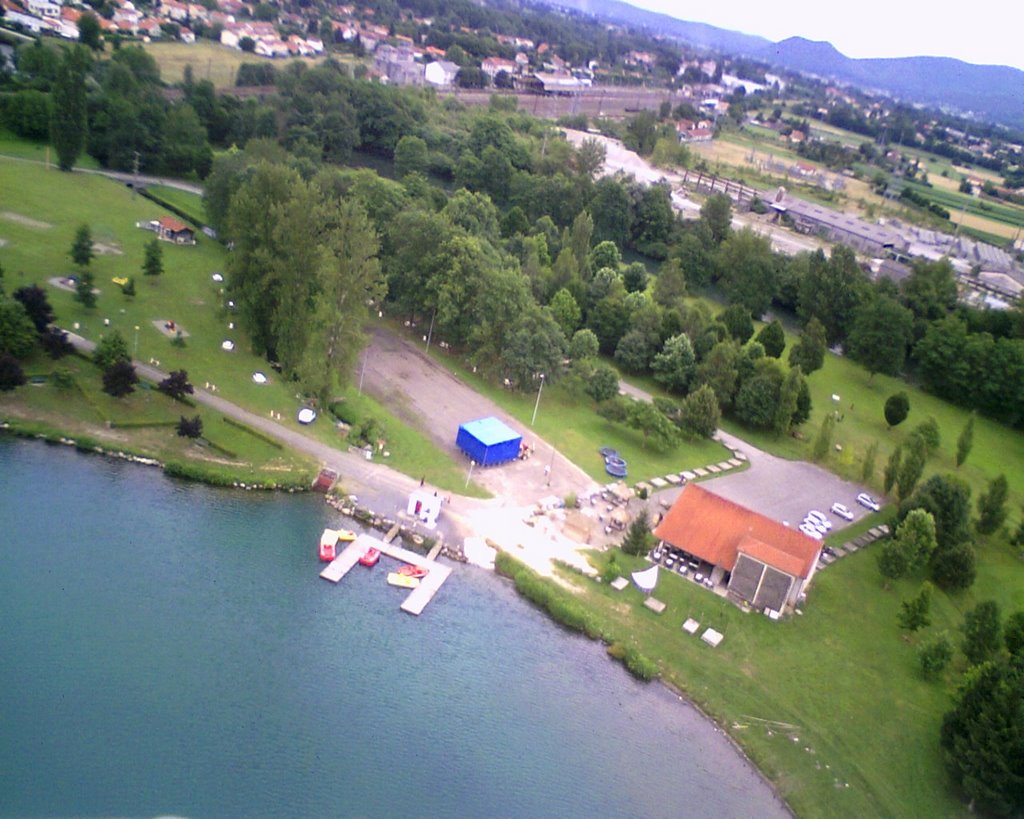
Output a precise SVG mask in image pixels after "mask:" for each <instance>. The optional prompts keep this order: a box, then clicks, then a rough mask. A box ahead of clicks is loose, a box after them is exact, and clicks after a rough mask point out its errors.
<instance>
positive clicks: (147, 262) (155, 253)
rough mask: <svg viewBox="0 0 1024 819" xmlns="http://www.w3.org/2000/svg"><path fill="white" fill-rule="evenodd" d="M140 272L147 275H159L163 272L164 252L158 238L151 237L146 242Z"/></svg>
mask: <svg viewBox="0 0 1024 819" xmlns="http://www.w3.org/2000/svg"><path fill="white" fill-rule="evenodd" d="M142 272H143V273H144V274H145V275H147V276H159V275H160V274H161V273H163V272H164V252H163V250H162V249H161V247H160V240H159V239H156V238H153V239H150V240H149V241H148V242H146V249H145V258H144V260H143V262H142Z"/></svg>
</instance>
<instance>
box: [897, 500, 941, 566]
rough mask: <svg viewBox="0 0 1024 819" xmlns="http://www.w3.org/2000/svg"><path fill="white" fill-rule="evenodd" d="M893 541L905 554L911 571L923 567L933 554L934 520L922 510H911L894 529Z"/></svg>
mask: <svg viewBox="0 0 1024 819" xmlns="http://www.w3.org/2000/svg"><path fill="white" fill-rule="evenodd" d="M893 540H894V541H898V542H899V544H900V546H901V547H902V548H903V550H904V551H905V552H906V555H907V560H908V562H909V565H910V569H911V570H915V569H918V568H920V567H922V566H925V565H926V564H927V563H928V561H929V560H931V557H932V555H933V554H934V553H935V548H936V538H935V518H934V516H933V515H932V514H931V512H928V511H926V510H924V509H912V510H911V511H910V512H909V513H908V514H907V516H906V517H905V518H904V519H903V522H902V523H901V524H900V525H899V526H898V527H897V529H896V536H895V537H894V538H893Z"/></svg>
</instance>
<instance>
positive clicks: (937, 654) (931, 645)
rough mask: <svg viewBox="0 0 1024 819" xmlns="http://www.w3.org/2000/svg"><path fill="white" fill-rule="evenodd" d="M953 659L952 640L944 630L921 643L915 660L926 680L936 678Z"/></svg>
mask: <svg viewBox="0 0 1024 819" xmlns="http://www.w3.org/2000/svg"><path fill="white" fill-rule="evenodd" d="M952 659H953V641H952V640H950V639H949V635H948V634H946V633H945V632H943V633H941V634H937V635H935V636H934V637H932V638H931V639H930V640H926V641H925V642H923V643H921V646H920V648H918V651H917V661H918V663H919V665H920V666H921V674H922V675H923V676H924V678H925V679H926V680H934V679H936V678H937V677H938V676H939V675H940V674H941V673H942V672H943V671H945V670H946V666H948V665H949V661H950V660H952Z"/></svg>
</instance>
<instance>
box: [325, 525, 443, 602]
mask: <svg viewBox="0 0 1024 819" xmlns="http://www.w3.org/2000/svg"><path fill="white" fill-rule="evenodd" d="M371 546H372V547H373V548H375V549H379V550H380V553H381V556H382V557H385V556H386V557H390V558H394V559H395V560H400V561H401V562H402V563H409V564H411V565H413V566H419V567H420V568H423V569H426V570H427V576H426V577H424V578H422V579H421V580H420V584H419V586H417V587H416V588H415V589H413V590H412V591H411V592H409V595H408V597H406V598H405V600H403V601H402V605H401V607H400V608H401V609H402V611H405V612H408V613H409V614H417V615H418V614H420V613H421V612H422V611H423V609H425V608H426V607H427V603H429V602H430V601H431V600H433V598H434V595H435V594H437V590H438V589H440V588H441V585H442V584H443V583H444V581H445V580H447V579H448V576H449V575H450V574H451V573H452V570H451V569H450V568H449V567H447V566H442V565H441V564H440V563H438V562H436V561H434V560H431V559H429V558H426V557H424V556H423V555H420V554H416V552H410V551H409V550H408V549H404V548H402V547H401V546H396V545H395V544H394V543H385V542H384V541H383V540H378V539H377V538H375V537H373V536H371V535H359V537H357V538H356V539H355V540H353V541H352V542H351V543H350V544H348V546H346V547H345V549H344V551H342V553H341V554H340V555H338V556H337V557H336V558H335V559H334V560H332V561H331V562H330V563H329V564H328V565H327V568H325V569H324V570H323V571H322V572H320V576H321V577H322V578H324V579H325V580H330V581H331V582H332V583H337V582H338V581H340V580H341V579H342V578H343V577H344V576H345V575H346V574H348V573H349V571H350V570H351V569H352V567H353V566H355V565H356V563H358V562H359V558H361V557H362V556H363V555H364V554H366V550H367V549H369V548H370V547H371Z"/></svg>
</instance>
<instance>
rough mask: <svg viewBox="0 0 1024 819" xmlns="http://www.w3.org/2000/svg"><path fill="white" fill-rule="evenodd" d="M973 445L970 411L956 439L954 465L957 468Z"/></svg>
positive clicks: (972, 415) (972, 419)
mask: <svg viewBox="0 0 1024 819" xmlns="http://www.w3.org/2000/svg"><path fill="white" fill-rule="evenodd" d="M973 446H974V413H973V412H972V413H971V414H970V416H969V417H968V418H967V423H966V424H964V428H963V430H961V432H960V437H959V438H957V439H956V466H957V469H959V468H960V467H961V466H963V464H964V461H966V460H967V456H968V455H970V454H971V448H972V447H973Z"/></svg>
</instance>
